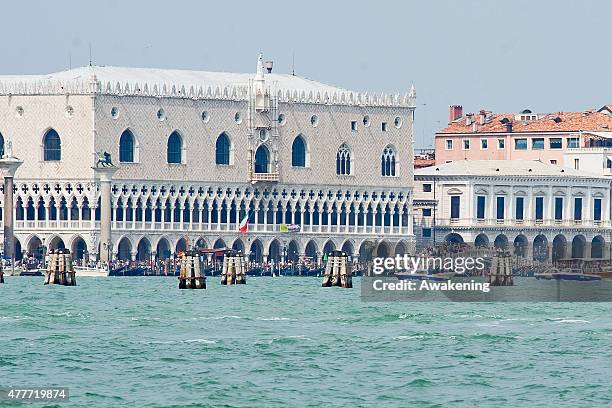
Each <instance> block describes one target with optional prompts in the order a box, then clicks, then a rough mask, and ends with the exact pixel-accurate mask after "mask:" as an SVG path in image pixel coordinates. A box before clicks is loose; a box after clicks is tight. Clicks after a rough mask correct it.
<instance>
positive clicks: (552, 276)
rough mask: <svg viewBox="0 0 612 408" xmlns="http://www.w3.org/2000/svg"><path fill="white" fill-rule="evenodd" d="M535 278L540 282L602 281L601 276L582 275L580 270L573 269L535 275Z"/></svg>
mask: <svg viewBox="0 0 612 408" xmlns="http://www.w3.org/2000/svg"><path fill="white" fill-rule="evenodd" d="M534 277H535V278H536V279H538V280H540V279H542V280H557V281H559V280H566V281H578V282H592V281H600V280H601V276H599V275H596V274H592V273H582V272H581V271H580V270H578V269H571V270H569V271H558V270H552V271H549V272H542V273H536V274H534Z"/></svg>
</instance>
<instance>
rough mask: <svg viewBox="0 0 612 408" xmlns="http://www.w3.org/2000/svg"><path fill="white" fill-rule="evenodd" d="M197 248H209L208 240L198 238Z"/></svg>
mask: <svg viewBox="0 0 612 408" xmlns="http://www.w3.org/2000/svg"><path fill="white" fill-rule="evenodd" d="M195 246H196V248H198V249H199V248H208V243H206V240H205V239H204V238H198V240H197V241H196V244H195Z"/></svg>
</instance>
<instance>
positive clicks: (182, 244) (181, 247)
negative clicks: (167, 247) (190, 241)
mask: <svg viewBox="0 0 612 408" xmlns="http://www.w3.org/2000/svg"><path fill="white" fill-rule="evenodd" d="M181 252H182V253H184V252H187V240H186V239H185V238H181V239H179V240H178V241H177V242H176V247H175V252H174V253H175V254H179V253H181Z"/></svg>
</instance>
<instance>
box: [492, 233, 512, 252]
mask: <svg viewBox="0 0 612 408" xmlns="http://www.w3.org/2000/svg"><path fill="white" fill-rule="evenodd" d="M493 246H494V247H495V248H496V249H503V250H505V249H508V237H507V236H505V235H504V234H499V235H498V236H496V237H495V241H493Z"/></svg>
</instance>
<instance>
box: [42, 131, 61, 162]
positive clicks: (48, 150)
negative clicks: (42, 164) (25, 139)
mask: <svg viewBox="0 0 612 408" xmlns="http://www.w3.org/2000/svg"><path fill="white" fill-rule="evenodd" d="M43 150H44V160H45V161H60V160H61V159H62V141H61V139H60V137H59V134H58V133H57V132H56V131H55V129H49V130H48V131H47V133H45V137H44V138H43Z"/></svg>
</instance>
